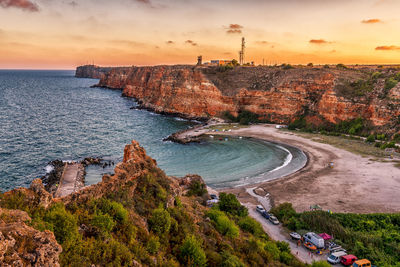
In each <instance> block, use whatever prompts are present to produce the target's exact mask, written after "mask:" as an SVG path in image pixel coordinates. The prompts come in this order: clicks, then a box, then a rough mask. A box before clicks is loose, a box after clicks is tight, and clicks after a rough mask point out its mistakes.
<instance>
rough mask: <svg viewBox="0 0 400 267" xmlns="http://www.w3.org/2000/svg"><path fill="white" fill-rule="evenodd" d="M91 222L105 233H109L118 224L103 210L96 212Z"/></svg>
mask: <svg viewBox="0 0 400 267" xmlns="http://www.w3.org/2000/svg"><path fill="white" fill-rule="evenodd" d="M90 223H91V225H93V226H94V227H96V228H97V229H98V231H99V232H100V233H101V234H104V235H108V234H109V233H110V232H111V231H112V230H113V228H114V226H115V225H116V223H115V222H114V220H113V218H112V217H111V216H110V215H108V214H102V213H101V212H99V213H97V214H95V215H94V217H93V218H92V220H91V222H90Z"/></svg>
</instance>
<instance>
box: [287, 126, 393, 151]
mask: <svg viewBox="0 0 400 267" xmlns="http://www.w3.org/2000/svg"><path fill="white" fill-rule="evenodd" d="M290 132H292V133H295V134H296V135H299V136H301V137H304V138H307V139H311V140H313V141H315V142H319V143H324V144H329V145H332V146H335V147H337V148H340V149H344V150H347V151H349V152H352V153H355V154H358V155H361V156H363V157H370V156H373V157H377V158H387V157H388V156H389V155H390V154H389V153H388V152H385V151H384V150H382V149H380V148H377V147H375V146H374V145H373V144H368V143H366V142H364V141H362V140H358V139H353V138H347V137H343V136H328V135H322V134H314V133H304V132H296V131H290Z"/></svg>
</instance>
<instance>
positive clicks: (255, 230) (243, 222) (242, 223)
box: [238, 216, 264, 236]
mask: <svg viewBox="0 0 400 267" xmlns="http://www.w3.org/2000/svg"><path fill="white" fill-rule="evenodd" d="M238 224H239V227H240V229H242V230H243V231H245V232H248V233H251V234H253V235H255V236H261V235H263V234H264V230H263V228H262V226H261V224H260V223H259V222H257V221H256V220H254V219H253V218H251V217H248V216H247V217H244V218H242V219H240V220H239V223H238Z"/></svg>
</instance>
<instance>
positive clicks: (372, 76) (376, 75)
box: [371, 71, 383, 80]
mask: <svg viewBox="0 0 400 267" xmlns="http://www.w3.org/2000/svg"><path fill="white" fill-rule="evenodd" d="M382 76H383V75H382V73H381V72H379V71H376V72H374V73H372V75H371V79H373V80H377V79H379V78H382Z"/></svg>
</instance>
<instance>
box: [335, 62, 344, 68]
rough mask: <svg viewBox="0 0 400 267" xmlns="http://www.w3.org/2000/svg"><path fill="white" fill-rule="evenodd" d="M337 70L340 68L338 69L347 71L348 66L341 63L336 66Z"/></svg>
mask: <svg viewBox="0 0 400 267" xmlns="http://www.w3.org/2000/svg"><path fill="white" fill-rule="evenodd" d="M336 68H338V69H347V66H346V65H344V64H343V63H339V64H337V65H336Z"/></svg>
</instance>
